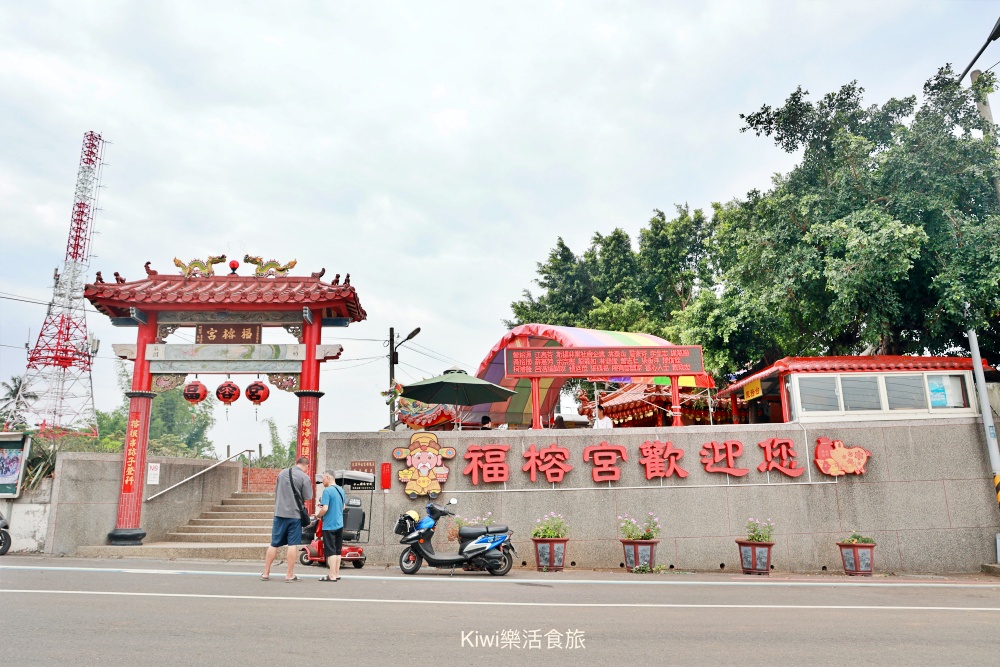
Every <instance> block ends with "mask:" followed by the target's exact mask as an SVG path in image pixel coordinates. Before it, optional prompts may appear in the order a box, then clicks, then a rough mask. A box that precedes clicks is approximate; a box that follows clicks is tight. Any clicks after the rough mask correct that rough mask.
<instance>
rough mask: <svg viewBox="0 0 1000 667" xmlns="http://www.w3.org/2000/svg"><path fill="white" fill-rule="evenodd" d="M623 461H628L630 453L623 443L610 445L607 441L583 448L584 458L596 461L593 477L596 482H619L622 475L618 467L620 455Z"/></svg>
mask: <svg viewBox="0 0 1000 667" xmlns="http://www.w3.org/2000/svg"><path fill="white" fill-rule="evenodd" d="M619 456H620V457H621V459H622V461H628V453H627V452H626V451H625V447H623V446H622V445H609V444H608V443H607V442H606V441H605V442H602V443H601V444H599V445H596V446H593V447H585V448H584V450H583V460H584V461H590V460H591V459H593V461H594V469H593V470H592V471H591V473H590V474H591V477H593V479H594V481H595V482H617V481H618V480H619V479H621V477H622V471H621V470H619V468H618V465H617V464H618V457H619Z"/></svg>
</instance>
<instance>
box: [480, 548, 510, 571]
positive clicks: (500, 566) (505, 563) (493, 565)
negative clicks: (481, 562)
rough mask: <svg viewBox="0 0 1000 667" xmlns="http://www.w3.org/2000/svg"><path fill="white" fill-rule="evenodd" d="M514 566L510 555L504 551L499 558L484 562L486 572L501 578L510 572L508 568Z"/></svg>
mask: <svg viewBox="0 0 1000 667" xmlns="http://www.w3.org/2000/svg"><path fill="white" fill-rule="evenodd" d="M513 566H514V560H513V559H512V558H511V557H510V554H509V553H507V552H506V551H502V552H501V553H500V558H493V559H491V560H488V561H486V571H487V572H489V573H490V574H492V575H493V576H494V577H502V576H503V575H505V574H507V573H508V572H510V568H512V567H513Z"/></svg>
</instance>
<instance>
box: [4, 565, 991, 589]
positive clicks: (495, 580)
mask: <svg viewBox="0 0 1000 667" xmlns="http://www.w3.org/2000/svg"><path fill="white" fill-rule="evenodd" d="M278 569H279V570H280V573H279V574H280V576H276V577H275V578H276V579H279V578H281V577H283V576H284V575H283V574H281V573H283V572H284V568H283V567H281V568H278ZM4 570H31V571H41V572H103V573H109V572H110V573H116V574H166V575H209V576H211V575H215V576H222V577H254V578H256V577H259V576H260V571H259V570H254V571H252V572H240V571H237V570H164V569H148V568H121V567H69V566H58V567H55V566H43V565H0V572H2V571H4ZM318 572H319V574H305V573H302V572H301V570H299V571H298V572H297V573H296V574H298V576H299V577H300V578H302V579H312V578H315V579H318V578H319V577H322V576H326V572H327V570H326V568H325V567H324V568H321V569H319V570H318ZM341 575H342V576H344V578H345V579H360V580H369V581H393V582H407V581H411V582H412V581H425V582H426V581H437V582H440V581H449V582H452V581H454V582H462V583H481V584H485V583H490V584H503V583H506V584H524V583H528V584H545V585H547V586H561V585H573V584H590V585H596V586H722V587H728V586H759V587H765V588H766V587H778V588H815V587H821V588H836V587H858V588H900V587H902V588H978V589H1000V583H992V582H984V583H969V584H960V583H933V582H919V581H873V580H870V579H869V580H850V581H775V580H769V579H763V578H760V579H757V578H755V579H748V580H746V581H676V580H675V581H671V580H669V579H668V580H663V579H659V580H658V579H653V578H648V577H639V576H637V577H636V578H635V579H633V580H628V581H611V580H599V579H546V578H537V577H536V578H530V579H525V578H521V577H512V578H507V577H484V576H478V575H471V576H470V575H463V574H459V576H456V577H450V576H447V575H445V574H438V575H431V576H421V575H413V576H409V577H407V576H403V575H402V574H398V575H395V576H389V575H377V574H345V573H344V571H343V568H342V569H341ZM668 576H670V575H668Z"/></svg>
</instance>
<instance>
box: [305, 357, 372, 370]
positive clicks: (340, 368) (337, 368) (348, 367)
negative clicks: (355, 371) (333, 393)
mask: <svg viewBox="0 0 1000 667" xmlns="http://www.w3.org/2000/svg"><path fill="white" fill-rule="evenodd" d="M384 358H385V357H376V358H375V359H372V360H371V361H364V362H362V363H360V364H354V365H353V366H330V367H327V368H321V369H320V370H321V371H346V370H348V369H350V368H360V367H361V366H367V365H368V364H374V363H375V362H376V361H381V360H382V359H384Z"/></svg>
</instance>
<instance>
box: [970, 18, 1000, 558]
mask: <svg viewBox="0 0 1000 667" xmlns="http://www.w3.org/2000/svg"><path fill="white" fill-rule="evenodd" d="M998 25H1000V23H998ZM981 75H982V72H980V71H979V70H975V71H973V72H972V83H973V84H975V83H976V80H977V79H978V78H979V77H980V76H981ZM976 107H977V108H978V109H979V115H980V116H982V117H983V119H984V120H986V121H987V122H989V123H990V124H992V123H993V113H992V112H991V111H990V100H989V98H987V97H984V98H983V101H982V102H979V101H977V102H976ZM993 187H994V188H995V189H996V191H997V201H998V202H1000V178H994V179H993ZM965 335H966V336H968V338H969V352H971V353H972V374H973V377H975V379H976V393H977V394H979V411H980V412H982V413H983V428H984V429H985V431H986V450H987V451H988V452H989V454H990V469H991V470H992V471H993V491H994V493H996V498H997V504H998V505H1000V445H998V443H997V429H996V425H995V424H994V423H993V411H992V410H991V408H990V398H989V395H988V394H987V393H986V377H985V376H984V375H983V359H982V357H981V356H980V355H979V338H978V337H977V336H976V330H975V329H969V330H968V331H967V332H966V334H965ZM997 542H998V543H1000V537H998V538H997ZM998 558H1000V556H998Z"/></svg>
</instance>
